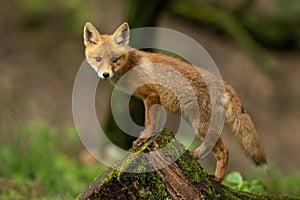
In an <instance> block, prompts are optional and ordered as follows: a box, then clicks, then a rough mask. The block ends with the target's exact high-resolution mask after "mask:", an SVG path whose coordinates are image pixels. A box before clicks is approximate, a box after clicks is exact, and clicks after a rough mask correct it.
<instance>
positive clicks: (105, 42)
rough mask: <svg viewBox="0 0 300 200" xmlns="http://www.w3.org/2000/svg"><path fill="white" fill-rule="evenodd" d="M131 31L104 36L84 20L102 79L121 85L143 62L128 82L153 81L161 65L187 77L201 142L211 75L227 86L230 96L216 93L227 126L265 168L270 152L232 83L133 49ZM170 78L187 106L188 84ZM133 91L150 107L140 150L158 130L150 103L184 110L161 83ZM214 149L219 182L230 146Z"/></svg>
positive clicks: (90, 57) (88, 49) (90, 55)
mask: <svg viewBox="0 0 300 200" xmlns="http://www.w3.org/2000/svg"><path fill="white" fill-rule="evenodd" d="M129 31H130V30H129V25H128V23H126V22H125V23H123V24H122V25H121V26H120V27H119V28H117V29H116V31H115V32H114V33H113V34H111V35H103V34H100V33H99V32H98V30H97V29H96V28H95V27H94V26H93V25H92V24H91V23H90V22H87V23H86V24H85V27H84V34H83V36H84V45H85V56H86V59H87V62H88V63H89V65H90V66H91V67H92V68H93V69H94V70H95V71H96V73H97V74H98V76H99V77H100V78H101V79H109V80H111V82H112V83H113V84H116V83H117V82H118V80H120V78H121V77H122V76H123V75H124V74H126V73H127V72H129V71H130V70H132V69H134V68H137V67H138V66H141V65H147V66H148V67H146V68H144V69H143V70H139V71H137V72H136V74H134V76H132V77H130V78H128V80H127V82H126V83H127V84H129V85H130V84H135V83H136V82H137V81H138V80H139V79H147V78H149V79H151V77H154V76H156V75H157V74H156V71H155V70H154V68H153V67H152V66H154V64H157V63H158V64H161V65H164V66H167V67H169V68H172V69H173V70H176V71H177V72H179V73H180V74H181V75H182V76H183V77H185V78H186V79H187V80H188V82H189V83H190V85H191V86H192V88H193V90H194V91H195V94H196V97H197V103H198V105H197V106H198V108H199V113H200V115H201V118H200V119H201V120H199V119H197V121H195V120H196V119H195V118H193V117H189V116H190V113H188V112H187V113H186V115H188V118H189V121H191V123H192V124H194V125H196V126H197V127H196V131H197V135H198V136H199V137H200V139H202V140H203V139H204V137H205V135H206V132H207V130H208V125H209V121H210V119H211V118H210V116H211V105H210V104H211V102H210V94H209V92H208V88H207V85H206V82H205V81H204V79H203V77H204V76H205V77H208V78H210V80H211V83H213V84H212V85H214V84H216V85H218V84H220V83H221V84H222V85H224V89H225V92H224V93H225V94H224V95H223V94H222V95H221V93H220V94H219V93H218V90H216V95H217V96H218V98H220V100H219V102H220V104H218V106H219V107H220V110H224V112H223V113H224V116H225V122H226V125H227V126H228V127H229V129H230V130H231V132H232V133H233V135H234V136H235V137H237V138H238V140H239V142H240V143H241V145H242V147H243V149H244V151H245V154H246V155H247V156H248V157H250V159H251V160H252V161H253V162H254V164H256V165H257V166H260V165H263V164H265V163H266V155H265V151H264V148H263V146H262V144H261V142H260V140H259V138H258V135H257V133H256V130H255V128H254V125H253V122H252V120H251V118H250V116H249V115H248V113H247V112H246V111H245V110H244V109H243V107H242V104H241V101H240V99H239V98H238V96H237V94H236V92H235V91H234V89H233V88H232V87H231V86H229V85H228V84H227V83H226V82H225V81H222V80H219V79H217V78H215V76H214V74H213V73H212V72H209V71H208V70H205V69H202V68H198V67H196V66H194V65H192V64H189V63H187V62H184V61H182V60H180V59H178V58H174V57H170V56H167V55H163V54H159V53H149V52H144V51H141V50H138V49H134V48H132V47H130V46H129ZM160 77H164V74H160ZM165 79H166V81H168V82H169V83H170V84H171V85H174V87H175V88H176V90H177V91H179V96H180V95H182V96H183V101H186V104H190V102H188V101H189V100H188V95H187V94H186V89H185V88H186V86H185V85H183V84H182V85H180V82H177V83H175V82H176V79H175V77H174V78H172V77H171V78H170V77H168V76H165ZM213 87H214V86H213ZM134 95H135V96H136V97H138V98H140V99H142V100H143V102H144V106H145V127H146V128H145V130H144V131H142V133H141V134H140V136H139V138H138V139H137V140H136V141H135V142H134V143H133V148H137V147H138V146H140V145H141V144H142V143H143V142H145V141H146V140H147V138H149V137H151V135H152V134H153V132H154V130H155V128H156V127H155V126H156V125H155V119H156V117H157V112H156V110H155V109H150V108H151V106H153V105H156V104H160V105H161V106H163V107H164V108H165V109H166V110H167V111H168V112H180V109H181V108H180V104H179V102H178V98H177V96H176V95H175V94H174V93H172V91H170V90H168V89H167V88H165V87H162V86H161V85H159V84H155V83H149V84H145V85H143V86H142V87H139V88H138V89H137V90H136V91H135V92H134ZM185 98H186V100H185ZM191 115H192V114H191ZM203 148H205V147H204V146H203V143H202V145H200V146H199V147H198V148H196V149H195V150H194V152H193V153H192V155H193V157H194V158H196V159H197V158H199V157H201V156H200V155H201V152H202V151H203ZM212 151H213V153H214V154H215V157H216V159H217V164H216V170H215V173H214V178H215V180H216V181H219V182H221V181H222V180H223V178H224V176H225V173H226V168H227V164H228V156H229V153H228V150H227V148H226V147H225V145H224V144H223V141H222V139H221V138H219V139H218V140H217V143H216V144H215V145H214V147H213V149H212Z"/></svg>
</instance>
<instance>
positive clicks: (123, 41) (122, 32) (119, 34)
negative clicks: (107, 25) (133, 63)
mask: <svg viewBox="0 0 300 200" xmlns="http://www.w3.org/2000/svg"><path fill="white" fill-rule="evenodd" d="M129 32H130V30H129V25H128V23H127V22H124V23H123V24H122V25H121V26H119V28H118V29H117V30H116V31H115V32H114V34H113V40H114V42H115V43H116V44H117V45H121V46H123V45H124V46H128V44H129Z"/></svg>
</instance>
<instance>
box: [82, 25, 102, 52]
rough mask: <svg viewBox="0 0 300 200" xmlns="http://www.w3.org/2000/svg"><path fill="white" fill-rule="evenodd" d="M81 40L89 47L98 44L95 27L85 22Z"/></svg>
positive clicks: (98, 34) (98, 35) (98, 36)
mask: <svg viewBox="0 0 300 200" xmlns="http://www.w3.org/2000/svg"><path fill="white" fill-rule="evenodd" d="M83 39H84V45H85V46H89V45H91V44H94V45H95V44H98V43H99V41H100V33H99V32H98V31H97V29H96V28H95V26H94V25H93V24H92V23H90V22H87V23H85V26H84V30H83Z"/></svg>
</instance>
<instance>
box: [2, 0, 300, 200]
mask: <svg viewBox="0 0 300 200" xmlns="http://www.w3.org/2000/svg"><path fill="white" fill-rule="evenodd" d="M0 13H1V18H0V45H1V48H0V199H73V198H74V197H76V196H77V195H79V194H80V193H81V192H82V191H83V190H84V189H85V188H86V187H87V186H88V185H89V184H90V183H91V182H92V181H93V179H94V178H95V177H96V176H98V175H99V174H100V173H101V172H102V171H103V170H104V169H105V168H106V167H105V166H103V165H102V164H101V163H99V162H97V161H96V160H95V159H93V157H92V156H90V154H89V153H88V152H87V151H86V150H85V148H84V147H83V146H82V144H81V142H80V140H79V137H78V135H77V132H76V130H75V127H74V123H73V118H72V87H73V82H74V79H75V76H76V72H77V70H78V68H79V66H80V64H81V63H82V61H83V60H84V53H83V50H84V48H83V40H82V29H83V26H84V23H85V22H86V21H91V22H92V23H93V24H95V25H96V26H97V28H98V29H99V30H100V32H101V33H111V32H113V31H114V29H115V28H116V27H118V26H119V25H120V24H121V23H122V22H124V21H129V24H130V26H131V27H132V28H135V27H140V26H160V27H165V28H170V29H174V30H176V31H180V32H182V33H185V34H187V35H188V36H190V37H192V38H193V39H195V40H197V41H198V42H199V43H200V44H201V45H203V46H204V48H205V49H206V50H207V51H208V53H209V54H210V55H211V57H212V58H213V59H214V61H215V62H216V64H217V66H218V68H219V70H220V73H221V75H222V77H223V78H224V80H226V81H227V82H228V83H230V84H231V85H232V86H233V87H234V88H235V89H236V90H237V92H238V94H239V96H240V98H241V99H242V101H243V102H244V104H245V107H246V108H247V111H248V112H249V113H250V114H251V116H252V118H253V120H254V123H255V125H256V127H257V130H258V133H259V135H260V137H261V138H262V141H263V143H264V145H265V148H266V151H267V155H268V160H269V163H270V164H269V169H268V170H267V171H266V172H264V171H263V170H261V169H254V167H253V166H252V165H251V163H250V161H248V159H247V158H246V157H245V156H244V154H243V152H242V151H241V148H240V146H239V144H238V143H237V141H236V140H235V139H234V138H233V137H232V136H231V135H230V134H229V133H227V130H225V131H224V136H223V137H224V140H225V144H226V146H228V148H229V152H230V161H229V169H228V171H239V172H241V173H242V175H243V176H244V177H245V178H246V179H249V180H251V179H254V178H259V179H260V180H262V181H263V182H264V185H265V186H266V188H267V191H270V192H277V193H285V194H290V195H294V196H299V197H300V188H299V185H300V157H299V152H300V145H299V144H300V123H299V121H300V105H299V102H300V89H299V85H300V81H299V75H300V56H299V55H300V4H299V1H298V0H266V1H254V0H228V1H226V2H222V1H218V0H197V1H194V0H174V1H170V0H169V1H165V0H153V1H145V0H111V1H104V0H97V1H96V0H89V1H79V0H72V1H71V0H66V1H59V0H49V1H38V0H11V1H5V2H2V3H1V7H0ZM101 84H102V87H101V91H98V93H97V98H96V101H97V105H96V107H97V114H98V117H99V121H100V124H101V125H104V126H106V127H107V129H108V130H109V132H110V133H117V132H118V130H115V129H113V125H112V124H111V123H109V121H110V120H109V119H110V114H109V108H110V104H109V102H110V94H111V89H112V87H111V86H110V84H109V83H107V82H101ZM142 115H143V113H142V112H138V113H137V118H141V117H140V116H142ZM171 128H172V127H171ZM112 137H113V136H112ZM113 138H114V140H116V138H119V135H118V134H115V137H113ZM117 140H119V139H117ZM117 142H118V141H117ZM121 143H122V142H121ZM125 143H126V141H125ZM127 144H128V142H127ZM121 145H122V144H121ZM123 145H124V144H123ZM125 146H126V144H125ZM201 163H202V165H203V166H204V167H205V169H207V170H208V171H209V172H213V171H214V165H215V159H214V158H213V156H212V155H210V156H208V157H207V158H205V159H203V160H201Z"/></svg>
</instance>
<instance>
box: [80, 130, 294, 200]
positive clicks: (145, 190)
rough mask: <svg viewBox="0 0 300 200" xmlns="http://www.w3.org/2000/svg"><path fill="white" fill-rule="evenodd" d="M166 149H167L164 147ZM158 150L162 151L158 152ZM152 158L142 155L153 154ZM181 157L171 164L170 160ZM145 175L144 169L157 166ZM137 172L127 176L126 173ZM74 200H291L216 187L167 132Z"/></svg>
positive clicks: (123, 161) (220, 185)
mask: <svg viewBox="0 0 300 200" xmlns="http://www.w3.org/2000/svg"><path fill="white" fill-rule="evenodd" d="M166 145H167V146H166ZM162 147H166V148H163V149H164V150H162ZM159 149H160V150H162V151H158V152H159V153H158V154H156V155H151V154H150V155H149V154H148V155H147V156H145V153H149V152H153V151H157V150H159ZM178 155H181V156H180V157H179V158H178V159H177V160H176V161H175V162H172V160H175V159H174V158H177V157H178ZM169 161H170V163H171V164H169V165H167V166H166V167H163V168H158V169H156V170H155V171H150V172H147V170H145V167H142V166H147V165H152V166H161V165H163V164H164V163H165V162H169ZM132 170H134V171H135V172H140V173H129V172H126V171H132ZM77 199H80V200H85V199H175V200H177V199H178V200H179V199H180V200H182V199H187V200H190V199H193V200H194V199H196V200H197V199H231V200H232V199H276V200H277V199H295V198H291V197H287V196H277V195H271V194H264V195H261V194H254V193H248V192H242V191H236V190H233V189H231V188H229V187H227V186H225V185H223V184H220V183H217V182H216V181H214V179H213V178H212V177H211V176H210V175H208V174H207V173H206V172H205V171H204V170H203V168H202V167H201V166H200V164H199V163H198V161H197V160H195V159H193V158H192V157H191V156H190V152H189V151H187V150H185V148H184V146H183V145H182V144H181V143H179V142H178V141H176V139H174V135H173V133H172V132H170V131H169V130H167V129H164V130H162V131H161V132H160V133H159V134H157V135H156V136H154V137H152V138H151V139H149V140H148V141H147V142H146V143H145V144H144V145H142V146H141V147H140V148H139V149H138V150H137V151H135V152H133V151H132V150H131V154H128V155H127V156H126V157H125V158H124V159H123V160H121V161H120V162H118V163H117V164H116V165H115V166H114V167H111V168H109V169H107V170H106V171H105V172H104V173H103V174H102V175H100V176H99V177H98V178H97V179H96V180H95V181H94V183H92V185H91V186H89V187H88V188H87V189H86V190H85V191H84V192H83V193H82V194H81V195H80V196H79V197H78V198H77Z"/></svg>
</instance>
